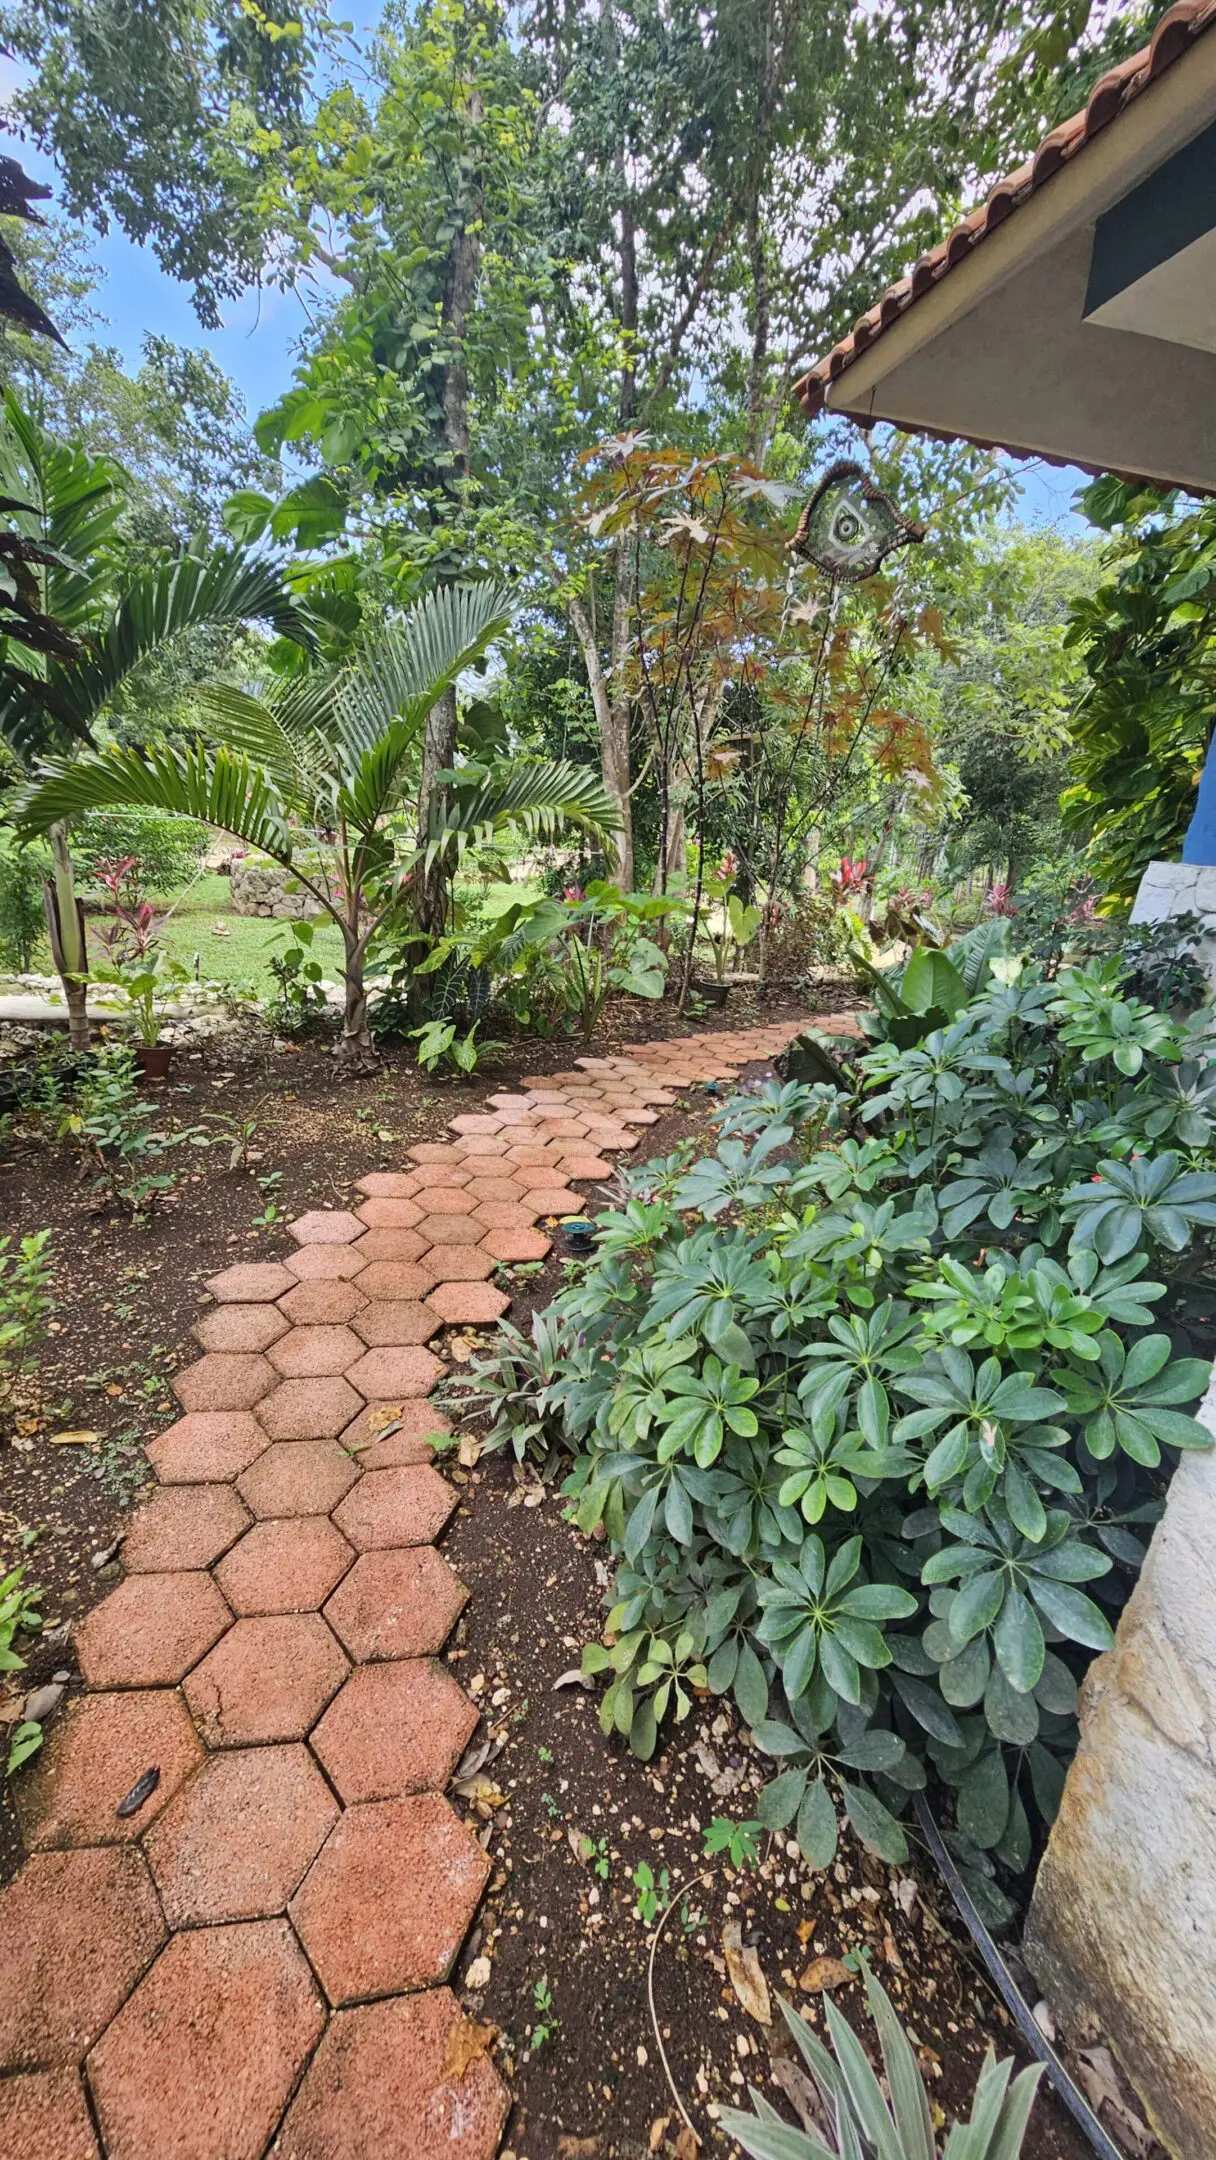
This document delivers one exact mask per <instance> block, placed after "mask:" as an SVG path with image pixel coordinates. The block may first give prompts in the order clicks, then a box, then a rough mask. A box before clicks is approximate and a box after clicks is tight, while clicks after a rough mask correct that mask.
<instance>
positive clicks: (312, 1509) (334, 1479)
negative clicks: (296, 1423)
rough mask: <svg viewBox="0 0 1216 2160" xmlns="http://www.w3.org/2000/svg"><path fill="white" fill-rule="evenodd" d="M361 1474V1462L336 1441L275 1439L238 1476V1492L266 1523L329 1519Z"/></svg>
mask: <svg viewBox="0 0 1216 2160" xmlns="http://www.w3.org/2000/svg"><path fill="white" fill-rule="evenodd" d="M358 1475H359V1470H358V1466H357V1464H355V1463H353V1462H352V1461H351V1459H350V1456H349V1455H347V1454H346V1453H345V1452H344V1450H343V1449H342V1448H340V1447H338V1446H337V1445H336V1444H335V1443H334V1441H332V1440H276V1442H275V1444H274V1446H273V1447H270V1448H267V1450H266V1453H265V1454H264V1455H260V1456H259V1457H258V1460H257V1461H256V1462H255V1463H254V1464H253V1466H252V1468H250V1469H248V1470H246V1471H245V1472H244V1473H243V1475H242V1476H241V1477H240V1478H238V1480H237V1489H238V1491H239V1492H240V1495H241V1498H242V1499H243V1500H244V1501H245V1502H246V1503H247V1505H248V1506H249V1507H250V1508H251V1509H252V1511H253V1513H254V1514H255V1515H256V1516H257V1517H258V1518H259V1520H261V1521H266V1520H268V1519H273V1518H277V1517H280V1516H284V1515H328V1514H329V1512H330V1510H331V1509H332V1508H335V1507H336V1506H337V1504H338V1502H339V1500H340V1499H341V1498H342V1495H343V1494H344V1493H346V1492H349V1491H350V1488H351V1486H352V1485H353V1484H354V1482H355V1479H356V1478H357V1477H358Z"/></svg>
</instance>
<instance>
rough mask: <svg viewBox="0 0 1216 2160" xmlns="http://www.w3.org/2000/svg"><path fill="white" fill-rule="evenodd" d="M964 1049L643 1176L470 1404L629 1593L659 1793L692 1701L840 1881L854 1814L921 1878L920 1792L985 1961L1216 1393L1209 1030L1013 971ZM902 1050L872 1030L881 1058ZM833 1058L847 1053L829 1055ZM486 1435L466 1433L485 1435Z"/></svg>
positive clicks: (615, 1709)
mask: <svg viewBox="0 0 1216 2160" xmlns="http://www.w3.org/2000/svg"><path fill="white" fill-rule="evenodd" d="M982 973H983V980H982V983H981V987H980V990H979V994H978V995H976V996H974V997H972V999H971V1000H970V1002H969V1003H967V1004H965V1006H964V1007H963V1009H962V1010H961V1011H960V1012H959V1014H958V1016H957V1018H956V1019H955V1020H954V1021H953V1022H952V1024H950V1025H949V1026H947V1027H945V1028H940V1029H934V1030H932V1031H931V1032H929V1033H928V1034H927V1035H925V1036H924V1037H923V1039H921V1040H920V1041H917V1042H913V1043H911V1044H908V1043H907V1042H906V1040H905V1043H904V1046H902V1047H901V1046H900V1045H898V1044H897V1043H895V1042H894V1041H891V1040H886V1041H879V1042H878V1043H876V1044H874V1045H872V1046H871V1047H870V1048H868V1049H866V1050H864V1051H863V1052H862V1053H861V1054H859V1055H858V1056H857V1057H856V1059H855V1061H854V1063H853V1065H852V1067H851V1068H850V1069H849V1070H848V1071H847V1072H846V1071H843V1070H840V1069H837V1068H833V1069H831V1070H830V1072H829V1069H828V1067H827V1064H826V1051H825V1057H824V1065H823V1069H824V1071H825V1074H827V1075H828V1076H827V1077H825V1078H824V1079H823V1080H821V1081H819V1082H818V1083H816V1084H814V1085H805V1084H796V1083H788V1084H786V1085H785V1086H780V1085H779V1084H777V1083H776V1082H773V1083H770V1084H769V1085H767V1086H766V1087H764V1088H763V1089H762V1090H760V1091H759V1092H752V1093H746V1092H745V1093H741V1094H738V1095H735V1096H733V1097H732V1098H730V1099H729V1100H727V1101H726V1102H725V1103H724V1104H723V1105H722V1106H721V1107H720V1108H719V1109H718V1111H717V1112H716V1113H715V1114H716V1115H717V1117H718V1120H719V1126H720V1135H721V1137H720V1141H719V1145H718V1147H717V1149H716V1152H715V1153H713V1154H712V1155H707V1156H706V1157H705V1159H703V1160H701V1161H697V1162H690V1161H689V1160H688V1158H687V1157H686V1156H685V1157H683V1158H673V1159H671V1160H669V1161H668V1162H665V1163H656V1164H650V1165H645V1166H643V1167H642V1168H641V1169H640V1170H636V1171H633V1172H630V1173H627V1190H628V1195H629V1196H628V1198H627V1200H626V1203H625V1205H624V1206H623V1207H622V1208H621V1210H620V1211H619V1212H617V1213H614V1214H611V1215H607V1216H603V1217H601V1218H600V1234H599V1238H598V1245H597V1250H596V1255H595V1259H594V1262H593V1263H592V1264H591V1265H590V1266H589V1267H588V1269H587V1270H586V1272H585V1273H584V1274H583V1276H582V1277H581V1279H580V1280H578V1281H577V1282H576V1283H575V1284H573V1285H572V1286H571V1287H569V1288H567V1289H566V1290H565V1291H564V1292H563V1293H562V1294H561V1295H560V1296H559V1298H558V1299H557V1301H556V1303H555V1305H554V1306H553V1307H552V1308H551V1309H550V1312H549V1313H548V1314H547V1315H546V1316H544V1321H543V1325H544V1328H545V1330H546V1331H547V1332H546V1336H545V1345H544V1355H543V1357H539V1358H538V1357H537V1356H536V1354H535V1353H536V1349H537V1346H536V1345H533V1346H532V1350H531V1369H530V1371H529V1372H528V1374H527V1385H526V1386H525V1387H524V1388H523V1389H522V1390H519V1389H516V1390H515V1391H514V1393H512V1391H511V1390H510V1389H509V1388H508V1387H506V1386H505V1385H504V1380H503V1375H504V1372H506V1373H507V1374H508V1375H510V1374H513V1375H514V1377H515V1379H516V1380H518V1379H520V1378H521V1377H522V1375H523V1369H524V1363H525V1362H526V1361H525V1360H524V1359H523V1358H522V1355H521V1354H522V1353H523V1351H524V1345H523V1344H522V1343H520V1344H519V1345H518V1349H516V1348H513V1346H512V1344H511V1341H510V1339H509V1337H507V1338H504V1343H503V1348H502V1351H501V1354H500V1358H499V1360H498V1376H497V1379H495V1377H494V1376H493V1375H492V1374H490V1373H489V1372H487V1373H486V1374H485V1375H484V1376H483V1380H482V1383H481V1385H482V1386H483V1387H484V1389H485V1394H486V1395H488V1396H489V1397H491V1398H493V1399H494V1400H495V1401H496V1402H497V1403H498V1404H499V1405H504V1406H505V1405H506V1403H507V1400H508V1396H510V1397H511V1401H512V1403H513V1404H514V1408H512V1409H510V1410H508V1409H507V1408H505V1407H503V1408H501V1409H500V1418H502V1417H508V1418H511V1419H514V1418H515V1417H516V1416H517V1415H523V1414H524V1410H523V1409H522V1408H521V1407H520V1405H521V1400H523V1401H525V1402H526V1414H527V1417H528V1419H529V1420H530V1431H531V1433H532V1435H533V1437H534V1441H535V1444H537V1445H542V1446H544V1447H546V1448H551V1447H552V1444H553V1441H554V1439H555V1438H557V1437H558V1436H560V1437H561V1438H563V1439H564V1441H565V1444H566V1445H567V1446H568V1447H569V1448H571V1449H572V1450H573V1451H574V1453H575V1457H576V1460H575V1463H574V1466H573V1470H572V1472H571V1474H570V1476H569V1477H568V1480H567V1484H566V1488H565V1489H566V1491H567V1493H568V1495H569V1497H570V1499H571V1502H572V1507H573V1511H574V1513H575V1516H576V1519H577V1521H578V1522H579V1524H580V1525H581V1527H582V1528H583V1529H584V1530H588V1531H589V1530H592V1529H593V1528H596V1527H597V1526H599V1525H601V1524H602V1525H603V1526H604V1529H605V1531H606V1534H607V1537H608V1539H609V1540H610V1542H611V1546H612V1549H613V1551H614V1553H615V1554H616V1556H617V1558H618V1561H619V1565H618V1568H617V1573H616V1578H615V1584H614V1589H613V1593H612V1598H611V1610H610V1612H609V1614H608V1620H607V1626H606V1628H605V1632H604V1639H603V1641H602V1642H601V1643H596V1644H593V1645H591V1646H590V1647H589V1649H588V1651H587V1652H586V1656H585V1666H586V1670H587V1671H588V1672H591V1673H596V1674H602V1675H603V1676H604V1678H605V1681H606V1688H605V1693H604V1695H603V1698H602V1723H603V1725H604V1729H605V1730H606V1731H616V1732H618V1733H620V1734H622V1735H624V1736H625V1737H626V1738H627V1739H628V1741H629V1744H630V1746H631V1747H632V1748H633V1749H634V1750H635V1751H636V1752H637V1753H638V1754H639V1755H641V1756H644V1757H645V1756H649V1755H650V1754H651V1753H652V1751H653V1749H654V1748H655V1746H656V1743H657V1738H658V1733H659V1728H660V1726H661V1724H662V1722H663V1720H664V1719H665V1718H667V1717H672V1718H675V1719H677V1720H679V1719H682V1718H684V1717H686V1716H687V1714H688V1712H689V1709H690V1708H691V1705H692V1702H693V1699H694V1697H695V1695H696V1694H697V1693H698V1692H699V1691H702V1690H705V1689H708V1690H710V1691H712V1692H714V1693H717V1694H726V1693H730V1694H732V1695H733V1697H734V1700H735V1702H736V1704H737V1705H738V1709H739V1711H740V1713H741V1715H742V1717H743V1718H744V1719H745V1721H746V1723H747V1724H748V1725H749V1726H750V1727H751V1729H752V1731H753V1733H754V1736H755V1740H756V1743H757V1746H758V1747H759V1748H760V1749H761V1750H762V1751H763V1752H764V1754H765V1755H766V1756H768V1757H769V1758H771V1761H772V1765H773V1775H772V1777H771V1779H770V1780H769V1782H768V1783H767V1784H766V1786H765V1788H764V1791H763V1793H762V1795H761V1797H760V1800H759V1803H758V1807H757V1813H758V1815H759V1817H760V1819H761V1820H762V1821H763V1822H764V1823H765V1824H766V1825H768V1826H769V1827H771V1828H774V1829H780V1828H785V1827H787V1826H790V1825H793V1826H795V1827H796V1834H797V1837H798V1839H799V1842H800V1844H801V1847H802V1850H803V1851H804V1853H805V1854H806V1856H807V1858H808V1860H810V1861H811V1862H812V1863H813V1864H814V1865H816V1866H818V1867H824V1866H826V1865H828V1864H829V1862H830V1861H831V1860H832V1858H833V1855H834V1852H835V1847H836V1839H837V1829H838V1814H839V1811H840V1810H841V1809H842V1808H843V1811H844V1813H845V1814H846V1815H847V1816H848V1818H849V1820H850V1822H851V1824H852V1826H853V1828H854V1830H855V1831H856V1832H857V1834H858V1835H859V1836H860V1837H861V1839H862V1840H863V1841H864V1843H865V1844H866V1845H867V1846H868V1847H870V1849H871V1850H872V1851H874V1852H876V1853H878V1854H879V1855H881V1856H882V1857H883V1858H885V1859H887V1860H889V1861H899V1860H902V1859H903V1858H904V1856H905V1838H904V1832H903V1829H902V1827H901V1825H900V1821H899V1817H900V1815H901V1813H903V1812H904V1810H905V1809H906V1807H907V1804H908V1800H909V1796H910V1795H911V1794H912V1793H913V1792H915V1791H916V1790H917V1788H918V1787H921V1786H923V1785H924V1784H925V1782H926V1777H927V1775H928V1773H929V1771H930V1770H932V1771H934V1772H936V1774H937V1775H938V1777H940V1778H941V1779H944V1780H945V1781H946V1782H947V1783H948V1784H949V1785H951V1786H953V1787H954V1789H955V1794H956V1811H955V1813H956V1832H955V1835H956V1845H957V1850H958V1852H959V1855H960V1857H961V1858H962V1859H963V1860H964V1862H965V1863H966V1864H967V1865H968V1867H969V1869H970V1870H971V1871H972V1874H971V1881H972V1887H973V1888H975V1889H977V1891H978V1892H979V1893H980V1895H981V1897H982V1898H983V1899H984V1901H985V1904H986V1909H987V1911H988V1913H989V1915H990V1917H991V1918H992V1919H993V1920H994V1921H995V1920H997V1919H999V1918H1001V1917H1002V1916H1003V1915H1004V1914H1005V1913H1006V1912H1007V1910H1008V1906H1007V1901H1006V1900H1005V1898H1004V1895H1003V1893H1002V1892H1001V1891H1000V1889H999V1888H998V1886H997V1882H996V1878H995V1869H994V1866H993V1863H994V1861H999V1862H1001V1863H1002V1864H1003V1866H1004V1867H1006V1868H1008V1869H1010V1870H1013V1871H1014V1872H1020V1871H1021V1870H1023V1869H1024V1868H1025V1867H1026V1865H1027V1864H1028V1862H1029V1859H1030V1856H1031V1850H1032V1839H1033V1825H1034V1822H1035V1819H1036V1818H1039V1819H1042V1820H1044V1821H1050V1819H1051V1817H1052V1816H1053V1814H1054V1812H1055V1809H1056V1806H1057V1803H1058V1800H1059V1795H1060V1790H1061V1786H1062V1782H1063V1777H1064V1772H1065V1769H1066V1766H1067V1763H1068V1760H1069V1758H1070V1756H1071V1754H1072V1752H1073V1750H1074V1748H1075V1745H1076V1736H1077V1733H1076V1722H1075V1710H1076V1697H1077V1683H1078V1679H1079V1678H1080V1677H1081V1676H1082V1674H1083V1672H1084V1669H1085V1666H1086V1664H1087V1663H1088V1661H1089V1658H1090V1657H1091V1655H1092V1653H1093V1652H1095V1651H1099V1650H1102V1649H1105V1648H1106V1647H1107V1646H1108V1645H1109V1644H1110V1642H1111V1640H1112V1626H1111V1623H1112V1618H1113V1617H1114V1616H1116V1615H1117V1612H1118V1609H1119V1607H1120V1606H1121V1604H1122V1603H1123V1601H1124V1599H1125V1597H1126V1596H1127V1594H1128V1593H1129V1591H1130V1588H1131V1586H1132V1583H1133V1581H1134V1576H1135V1570H1136V1568H1137V1566H1138V1565H1139V1563H1140V1561H1141V1559H1142V1558H1143V1553H1144V1544H1143V1537H1144V1535H1145V1534H1146V1532H1147V1528H1148V1526H1149V1525H1150V1524H1151V1523H1152V1521H1153V1520H1155V1518H1156V1515H1157V1514H1158V1513H1159V1512H1160V1507H1161V1504H1162V1496H1163V1493H1164V1489H1165V1485H1166V1482H1167V1480H1168V1477H1169V1475H1170V1471H1171V1468H1172V1466H1173V1464H1174V1462H1175V1461H1176V1459H1177V1451H1178V1450H1180V1449H1184V1448H1196V1447H1204V1446H1207V1445H1208V1444H1209V1441H1208V1435H1207V1433H1206V1431H1205V1430H1204V1428H1203V1427H1202V1426H1201V1425H1200V1424H1199V1423H1198V1422H1197V1421H1196V1420H1195V1418H1194V1417H1193V1416H1192V1415H1190V1414H1189V1413H1190V1406H1193V1405H1194V1404H1195V1403H1196V1401H1197V1399H1198V1398H1199V1396H1200V1395H1201V1394H1202V1392H1203V1389H1204V1387H1205V1385H1206V1383H1207V1379H1208V1376H1209V1366H1208V1364H1207V1362H1206V1361H1204V1360H1202V1359H1200V1358H1197V1357H1194V1356H1190V1355H1186V1354H1184V1353H1185V1350H1186V1320H1187V1314H1188V1310H1189V1309H1190V1306H1191V1304H1192V1303H1193V1302H1194V1300H1195V1299H1196V1298H1198V1299H1199V1300H1200V1301H1201V1302H1203V1301H1204V1300H1205V1298H1206V1291H1205V1288H1204V1284H1203V1280H1202V1278H1203V1274H1204V1270H1205V1268H1206V1266H1207V1263H1208V1259H1209V1254H1210V1250H1211V1237H1212V1232H1213V1230H1214V1229H1216V1174H1213V1166H1214V1163H1216V1149H1214V1147H1213V1128H1212V1106H1213V1103H1214V1102H1216V1062H1214V1059H1213V1047H1214V1046H1213V1045H1212V1044H1211V1042H1210V1041H1209V1038H1208V1035H1207V1032H1206V1029H1207V1024H1208V1019H1209V1016H1208V1015H1206V1014H1201V1015H1199V1016H1197V1017H1196V1018H1194V1019H1192V1020H1191V1021H1189V1022H1187V1023H1185V1024H1183V1023H1175V1022H1174V1021H1172V1020H1171V1019H1169V1018H1168V1017H1167V1016H1162V1015H1160V1014H1157V1013H1152V1012H1150V1011H1149V1010H1148V1009H1147V1008H1145V1007H1144V1006H1141V1005H1138V1004H1137V1002H1136V1001H1135V1000H1134V999H1131V998H1128V997H1126V996H1124V995H1123V993H1122V990H1121V987H1120V973H1119V969H1118V967H1117V965H1116V966H1112V964H1111V963H1109V962H1106V963H1103V964H1102V965H1101V966H1099V967H1094V968H1090V969H1079V970H1076V971H1072V972H1067V973H1065V974H1063V975H1062V976H1061V977H1060V978H1059V979H1058V980H1057V981H1055V982H1052V981H1049V980H1047V979H1046V978H1045V977H1044V976H1043V974H1042V973H1041V971H1040V970H1039V969H1038V968H1036V967H1034V966H1031V965H1026V964H1023V963H1022V962H1021V961H1019V960H1017V959H1015V958H1011V957H1009V956H1008V955H1005V956H1001V955H999V954H997V955H995V956H994V957H993V958H992V959H991V961H990V962H988V963H985V966H984V969H983V971H982ZM879 1032H881V1029H880V1030H879ZM837 1047H838V1046H837ZM484 1400H485V1396H483V1403H484Z"/></svg>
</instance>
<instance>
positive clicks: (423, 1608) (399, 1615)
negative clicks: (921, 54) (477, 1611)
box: [325, 1545, 469, 1664]
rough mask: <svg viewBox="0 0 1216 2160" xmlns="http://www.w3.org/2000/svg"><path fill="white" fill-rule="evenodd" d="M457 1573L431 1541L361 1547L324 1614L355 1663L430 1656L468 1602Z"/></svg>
mask: <svg viewBox="0 0 1216 2160" xmlns="http://www.w3.org/2000/svg"><path fill="white" fill-rule="evenodd" d="M468 1596H469V1593H468V1591H467V1590H466V1588H465V1586H464V1584H463V1583H462V1582H461V1580H460V1577H459V1576H458V1575H455V1574H453V1572H452V1570H451V1568H450V1567H449V1566H448V1564H447V1561H446V1560H445V1559H444V1558H443V1557H442V1555H441V1554H440V1553H437V1552H436V1551H435V1548H434V1546H433V1545H415V1546H413V1547H412V1548H411V1549H410V1550H408V1551H406V1552H370V1553H363V1554H362V1555H361V1557H360V1558H359V1559H358V1560H356V1562H355V1564H354V1566H353V1568H352V1569H351V1571H350V1573H349V1575H347V1576H345V1577H344V1578H343V1580H342V1581H341V1582H340V1583H339V1584H338V1587H337V1589H336V1590H335V1591H334V1594H333V1596H332V1597H331V1598H330V1600H329V1603H328V1604H327V1605H326V1607H325V1617H326V1619H327V1620H328V1621H329V1623H330V1626H331V1627H332V1628H333V1630H334V1633H335V1634H336V1635H338V1636H340V1638H341V1640H342V1641H343V1642H344V1643H345V1645H346V1648H347V1649H348V1650H349V1652H350V1654H351V1656H352V1657H353V1658H354V1659H356V1661H357V1662H358V1663H360V1664H363V1663H366V1662H367V1661H368V1660H369V1659H373V1658H417V1657H430V1656H431V1655H433V1653H434V1652H435V1651H436V1650H442V1648H443V1645H444V1643H445V1642H446V1641H447V1638H448V1636H449V1635H450V1634H451V1632H452V1629H453V1628H454V1627H455V1625H456V1622H457V1620H458V1619H459V1618H460V1615H461V1613H462V1612H463V1611H464V1608H465V1605H466V1604H467V1602H468Z"/></svg>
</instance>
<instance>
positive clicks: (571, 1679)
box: [551, 1665, 595, 1695]
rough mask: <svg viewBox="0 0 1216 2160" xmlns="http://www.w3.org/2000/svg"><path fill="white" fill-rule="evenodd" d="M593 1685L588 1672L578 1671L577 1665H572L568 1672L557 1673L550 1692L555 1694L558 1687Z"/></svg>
mask: <svg viewBox="0 0 1216 2160" xmlns="http://www.w3.org/2000/svg"><path fill="white" fill-rule="evenodd" d="M594 1686H595V1682H594V1680H593V1679H592V1678H591V1675H590V1673H585V1672H580V1671H579V1669H578V1666H577V1665H572V1666H571V1668H570V1670H569V1672H564V1673H559V1674H558V1676H557V1679H556V1680H555V1681H554V1683H553V1687H552V1691H551V1692H552V1693H553V1694H554V1695H556V1693H557V1691H558V1689H559V1687H581V1688H593V1687H594Z"/></svg>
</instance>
